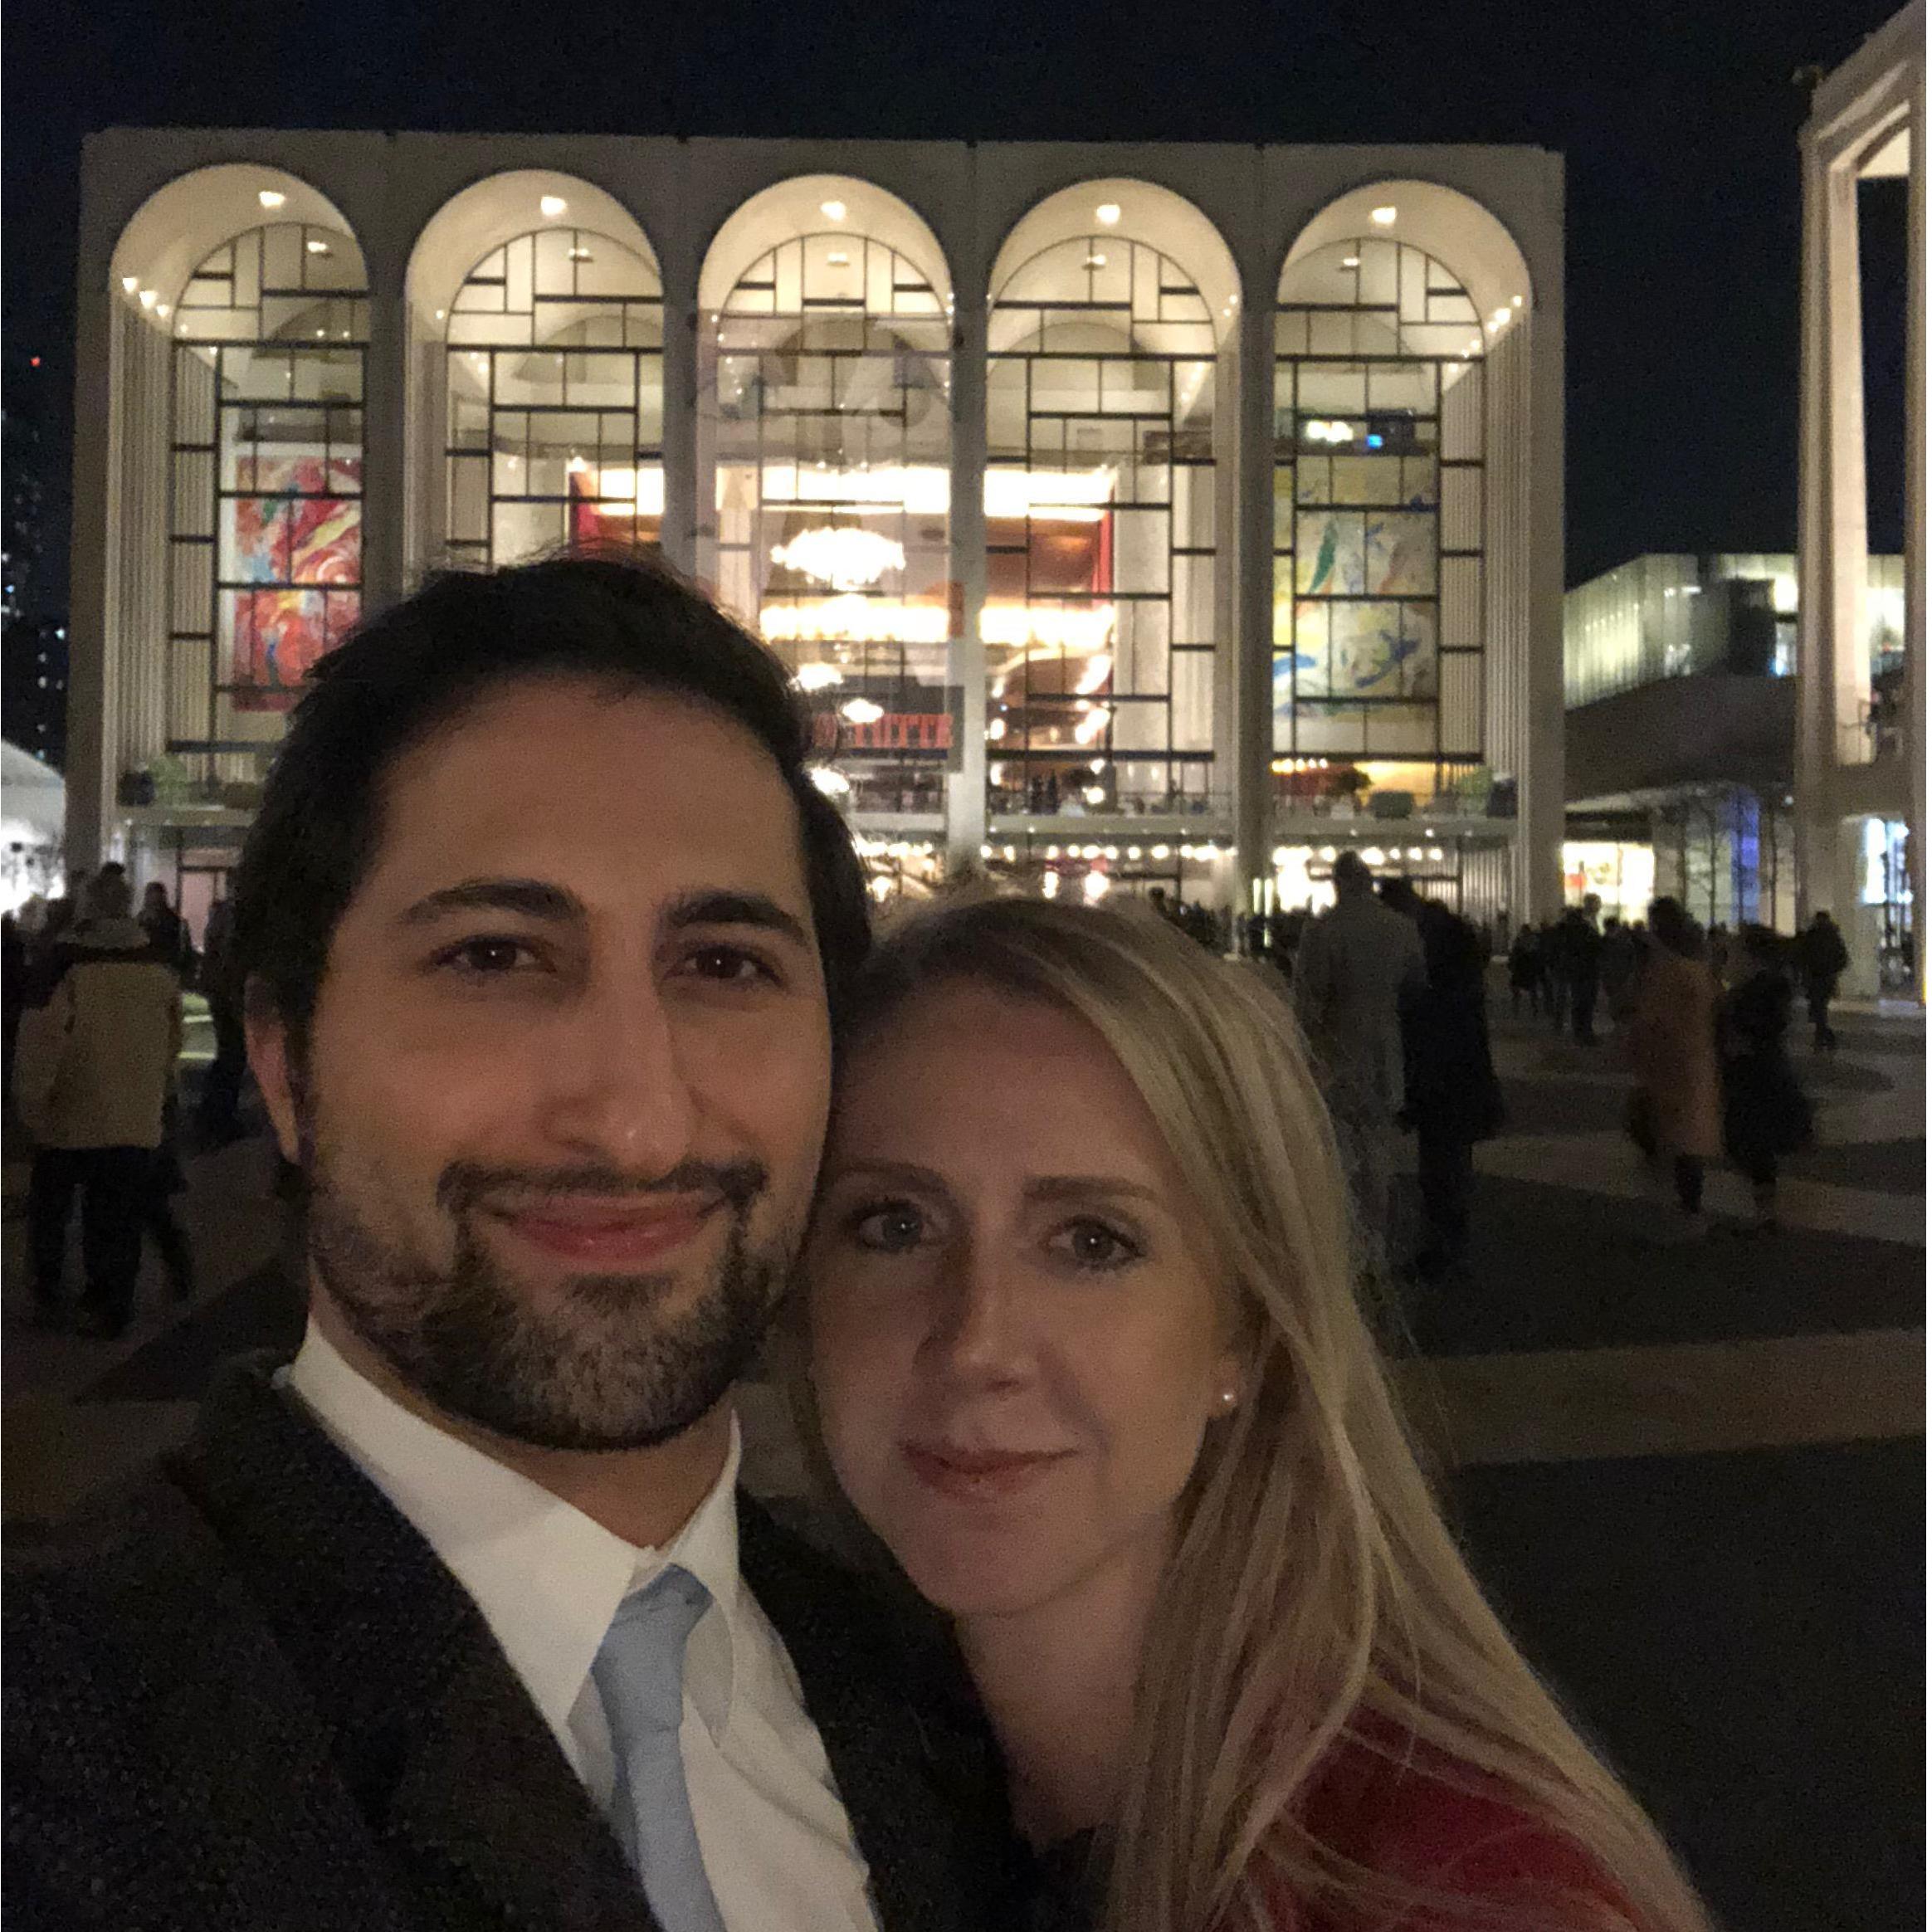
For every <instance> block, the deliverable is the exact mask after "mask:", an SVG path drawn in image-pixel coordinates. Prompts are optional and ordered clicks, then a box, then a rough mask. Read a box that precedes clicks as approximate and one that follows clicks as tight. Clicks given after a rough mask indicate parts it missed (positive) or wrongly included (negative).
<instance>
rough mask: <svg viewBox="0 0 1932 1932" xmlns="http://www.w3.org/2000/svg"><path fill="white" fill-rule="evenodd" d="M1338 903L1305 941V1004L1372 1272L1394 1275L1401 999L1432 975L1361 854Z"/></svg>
mask: <svg viewBox="0 0 1932 1932" xmlns="http://www.w3.org/2000/svg"><path fill="white" fill-rule="evenodd" d="M1334 887H1335V903H1334V906H1333V907H1332V908H1330V910H1328V911H1327V912H1325V913H1324V914H1323V915H1321V917H1320V919H1317V920H1314V921H1313V922H1312V923H1311V924H1310V926H1309V928H1308V929H1307V931H1306V932H1305V933H1304V934H1302V936H1301V948H1300V952H1299V953H1298V954H1296V956H1295V1010H1296V1011H1297V1012H1299V1013H1300V1017H1301V1027H1302V1031H1303V1032H1304V1033H1305V1035H1306V1036H1307V1037H1308V1043H1309V1047H1310V1051H1311V1053H1312V1054H1313V1056H1314V1060H1315V1071H1316V1075H1317V1077H1318V1078H1319V1079H1320V1081H1321V1084H1322V1090H1323V1093H1324V1095H1325V1098H1326V1099H1327V1100H1328V1104H1329V1115H1330V1116H1331V1118H1332V1119H1333V1120H1334V1128H1335V1138H1336V1139H1337V1141H1338V1143H1339V1145H1340V1149H1341V1154H1342V1164H1343V1167H1344V1169H1345V1171H1346V1173H1347V1174H1348V1178H1349V1198H1350V1200H1351V1202H1352V1203H1353V1204H1354V1212H1355V1220H1356V1226H1357V1230H1358V1232H1359V1237H1360V1242H1361V1248H1362V1261H1363V1266H1364V1270H1365V1271H1366V1272H1368V1274H1370V1275H1373V1276H1381V1275H1382V1274H1383V1272H1384V1261H1385V1258H1386V1251H1387V1242H1388V1190H1389V1176H1390V1170H1391V1168H1392V1166H1393V1159H1394V1136H1395V1130H1396V1115H1398V1113H1399V1112H1400V1110H1401V1108H1402V1104H1403V1049H1402V1018H1401V1002H1402V1000H1403V998H1404V997H1405V996H1406V995H1407V994H1408V993H1412V992H1413V991H1414V990H1415V989H1416V988H1419V987H1421V986H1422V984H1423V983H1424V981H1425V978H1426V972H1425V968H1424V966H1423V962H1422V936H1421V934H1419V933H1417V930H1416V928H1415V925H1414V923H1413V922H1412V920H1406V919H1404V918H1403V916H1402V915H1401V914H1400V913H1398V912H1394V911H1392V910H1390V909H1389V908H1388V906H1386V905H1378V903H1377V901H1376V898H1375V892H1374V881H1373V879H1372V878H1371V876H1369V871H1368V866H1366V865H1364V863H1363V861H1361V860H1360V859H1359V857H1357V856H1356V855H1355V854H1354V852H1344V853H1343V854H1342V855H1341V856H1340V857H1339V858H1338V859H1337V860H1336V861H1335V866H1334Z"/></svg>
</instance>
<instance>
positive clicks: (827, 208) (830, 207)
mask: <svg viewBox="0 0 1932 1932" xmlns="http://www.w3.org/2000/svg"><path fill="white" fill-rule="evenodd" d="M818 212H819V213H820V214H822V215H823V216H824V217H825V218H826V220H827V221H828V222H842V221H843V220H844V219H845V218H846V205H845V203H844V202H842V201H828V202H820V203H819V204H818Z"/></svg>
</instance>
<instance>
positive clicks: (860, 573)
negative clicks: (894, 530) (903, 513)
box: [772, 526, 905, 590]
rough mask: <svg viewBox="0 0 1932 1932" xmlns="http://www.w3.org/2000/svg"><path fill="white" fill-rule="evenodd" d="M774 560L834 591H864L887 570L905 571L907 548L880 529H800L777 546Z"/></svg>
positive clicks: (773, 553)
mask: <svg viewBox="0 0 1932 1932" xmlns="http://www.w3.org/2000/svg"><path fill="white" fill-rule="evenodd" d="M772 561H773V563H778V564H782V565H783V567H784V568H786V569H788V570H796V571H798V573H800V574H801V575H803V576H806V577H809V578H812V580H813V581H814V582H815V583H829V584H830V585H831V586H832V588H833V589H835V590H864V589H866V588H868V587H869V586H871V585H872V584H875V583H877V582H878V581H879V579H880V578H881V577H883V576H884V575H885V573H886V572H887V571H888V570H903V569H904V568H905V545H904V544H900V543H898V542H895V540H894V539H892V538H890V537H888V536H886V535H885V534H884V533H883V532H881V531H879V530H861V529H851V528H849V527H847V528H846V529H832V528H831V527H829V526H827V527H825V528H822V529H810V530H801V531H799V533H798V535H797V536H795V537H793V539H792V540H791V542H790V543H788V544H778V545H777V546H776V547H775V548H774V549H773V551H772Z"/></svg>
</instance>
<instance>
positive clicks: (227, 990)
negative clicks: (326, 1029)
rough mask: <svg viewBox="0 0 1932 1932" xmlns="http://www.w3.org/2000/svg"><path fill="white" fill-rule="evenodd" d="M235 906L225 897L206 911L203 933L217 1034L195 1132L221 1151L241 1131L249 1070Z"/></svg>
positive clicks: (205, 991) (206, 993) (206, 994)
mask: <svg viewBox="0 0 1932 1932" xmlns="http://www.w3.org/2000/svg"><path fill="white" fill-rule="evenodd" d="M233 934H234V905H233V902H232V900H228V899H227V898H226V897H223V898H220V899H217V900H216V901H215V902H214V904H213V905H211V906H210V907H209V908H208V916H207V924H206V925H204V926H203V927H202V942H203V944H202V963H201V989H202V997H203V998H206V999H207V1003H208V1018H209V1019H210V1021H211V1022H212V1023H213V1026H214V1030H215V1057H214V1059H213V1061H212V1063H211V1064H210V1066H209V1067H208V1071H207V1077H206V1079H205V1080H204V1081H203V1082H202V1099H201V1110H200V1113H199V1115H198V1117H197V1120H196V1127H197V1129H198V1132H199V1134H200V1136H201V1139H202V1142H203V1144H206V1145H207V1146H210V1147H219V1146H221V1145H222V1144H223V1143H224V1142H226V1141H229V1140H233V1139H236V1138H237V1136H238V1135H239V1134H240V1133H241V1118H240V1111H241V1080H242V1076H243V1075H244V1074H245V1073H246V1071H247V1070H248V1040H247V1035H246V1031H245V1030H244V1028H243V1026H242V1022H241V987H240V985H239V984H238V983H237V977H236V973H235V967H234V953H233Z"/></svg>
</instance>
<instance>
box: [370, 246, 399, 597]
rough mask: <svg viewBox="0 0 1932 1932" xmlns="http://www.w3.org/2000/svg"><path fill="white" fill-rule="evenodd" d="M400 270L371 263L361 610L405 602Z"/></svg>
mask: <svg viewBox="0 0 1932 1932" xmlns="http://www.w3.org/2000/svg"><path fill="white" fill-rule="evenodd" d="M403 270H404V263H403V262H402V261H400V260H398V261H393V262H392V261H385V260H383V259H382V258H381V257H380V256H378V257H376V258H374V259H372V260H371V261H370V262H369V340H368V349H366V350H365V351H364V352H363V479H362V482H363V510H362V546H363V550H362V582H363V593H362V594H363V611H364V612H365V613H368V614H369V615H372V616H373V614H374V613H375V612H378V611H381V610H386V609H387V608H388V607H389V606H390V605H391V604H393V603H397V602H398V601H399V600H400V599H401V598H402V584H403V572H404V559H403V549H404V544H403V533H404V530H405V529H406V528H407V524H406V521H405V519H406V515H407V501H408V497H409V490H408V486H407V477H408V461H409V457H408V400H409V394H410V389H411V383H410V381H409V355H410V346H409V343H410V329H409V309H408V302H407V298H406V296H405V295H404V293H403Z"/></svg>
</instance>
